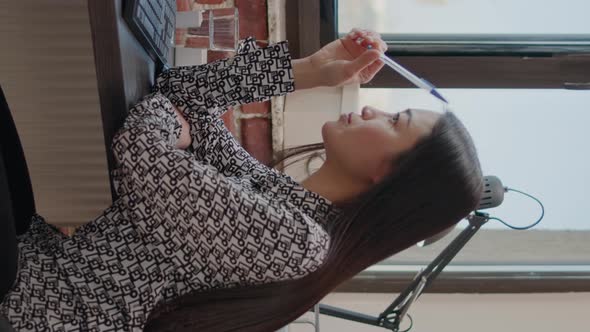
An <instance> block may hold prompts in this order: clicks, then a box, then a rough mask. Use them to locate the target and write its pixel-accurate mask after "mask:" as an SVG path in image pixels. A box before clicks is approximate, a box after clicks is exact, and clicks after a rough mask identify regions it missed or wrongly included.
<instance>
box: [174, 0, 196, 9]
mask: <svg viewBox="0 0 590 332" xmlns="http://www.w3.org/2000/svg"><path fill="white" fill-rule="evenodd" d="M192 4H193V0H176V10H177V11H179V12H186V11H190V10H191V9H192Z"/></svg>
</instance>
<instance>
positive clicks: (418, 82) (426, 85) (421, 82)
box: [368, 45, 449, 104]
mask: <svg viewBox="0 0 590 332" xmlns="http://www.w3.org/2000/svg"><path fill="white" fill-rule="evenodd" d="M368 48H369V49H371V48H372V46H371V45H369V46H368ZM379 58H380V59H381V60H382V61H383V62H384V63H385V64H386V65H388V66H389V67H391V69H393V70H395V71H396V72H398V73H399V74H400V75H402V76H403V77H405V78H406V79H407V80H408V81H410V82H412V83H414V85H415V86H417V87H419V88H421V89H424V90H426V91H428V92H429V93H430V94H432V95H433V96H435V97H436V98H438V99H440V100H441V101H442V102H444V103H445V104H448V103H449V102H448V101H447V100H446V99H445V98H444V97H443V96H442V95H441V94H440V93H438V91H437V90H436V87H435V86H434V85H432V84H430V82H428V81H427V80H425V79H423V78H420V77H418V76H416V75H414V74H412V73H411V72H410V71H409V70H407V69H406V68H404V67H402V66H401V65H400V64H399V63H397V62H395V61H393V60H392V59H390V58H389V57H387V55H385V53H380V54H379Z"/></svg>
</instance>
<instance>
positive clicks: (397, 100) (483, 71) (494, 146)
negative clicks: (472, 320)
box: [288, 0, 590, 292]
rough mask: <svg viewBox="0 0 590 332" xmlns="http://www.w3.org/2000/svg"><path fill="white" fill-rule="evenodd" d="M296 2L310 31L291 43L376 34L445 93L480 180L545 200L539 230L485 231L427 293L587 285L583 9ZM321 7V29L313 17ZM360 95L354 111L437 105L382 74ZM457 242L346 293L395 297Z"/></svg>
mask: <svg viewBox="0 0 590 332" xmlns="http://www.w3.org/2000/svg"><path fill="white" fill-rule="evenodd" d="M292 6H295V7H297V8H295V9H297V10H298V13H299V23H302V22H312V23H310V24H306V25H301V24H299V25H297V26H296V28H293V29H289V30H288V34H290V36H289V38H290V39H293V38H297V37H298V36H299V35H300V34H304V35H305V38H297V41H298V44H297V43H296V45H295V46H296V47H298V48H299V51H300V52H301V53H300V55H302V56H303V55H306V54H310V53H311V52H312V51H313V50H314V47H316V48H315V49H317V48H319V47H320V45H322V44H325V43H327V42H329V41H330V40H333V39H334V38H336V36H338V34H345V33H347V32H348V31H349V30H350V29H351V28H352V27H365V28H370V29H373V30H377V31H378V32H380V33H381V34H382V36H383V37H384V40H386V42H387V43H388V46H389V48H388V53H387V54H388V55H389V56H391V57H395V59H396V60H397V61H399V62H400V63H401V64H402V65H404V66H406V67H407V68H408V69H410V70H411V71H413V72H415V73H416V74H418V75H419V76H422V77H425V78H426V79H428V80H429V81H431V82H432V83H434V84H435V85H436V86H438V87H439V88H442V91H441V92H442V93H443V95H444V96H445V97H447V98H448V99H449V100H450V101H451V103H452V108H453V110H454V111H455V112H456V113H457V114H458V115H459V117H460V118H461V119H462V120H463V121H464V123H465V124H466V126H467V127H468V128H469V129H470V132H471V133H472V135H473V137H474V140H475V142H476V145H477V148H478V151H479V154H480V159H481V161H482V166H483V168H484V174H486V175H487V174H489V175H497V176H498V177H499V178H500V179H501V180H502V181H503V183H504V185H506V186H509V187H514V188H515V189H520V190H524V191H525V192H529V193H531V194H533V195H535V196H537V197H538V198H539V199H541V200H542V202H543V203H544V204H545V208H546V215H545V219H544V220H543V221H542V222H541V224H539V225H538V226H537V227H536V228H533V229H532V230H528V231H514V230H509V229H508V228H506V227H505V226H503V225H501V224H499V223H496V222H494V221H490V222H488V223H487V224H486V225H484V226H483V227H482V229H481V230H480V231H479V232H478V233H477V234H476V236H475V237H474V238H473V239H471V241H470V242H469V243H468V244H467V245H466V246H465V248H463V250H461V252H460V253H459V254H458V255H457V257H455V259H454V260H453V261H452V262H451V264H450V265H449V266H448V267H447V268H446V269H445V272H443V274H442V275H441V276H439V277H438V278H437V282H435V283H434V284H433V285H432V286H433V287H432V289H431V291H433V290H434V291H442V292H454V291H467V292H468V291H475V292H502V291H509V292H532V291H581V290H584V291H588V290H590V283H589V282H588V281H589V279H590V246H588V243H590V223H588V222H587V220H588V218H587V217H586V215H585V212H584V209H583V206H584V199H585V197H587V196H588V195H587V194H586V188H587V187H588V185H589V184H590V177H589V176H588V175H587V174H586V172H585V170H586V169H589V168H590V158H588V157H587V154H586V153H584V151H586V150H587V148H585V146H584V145H585V142H587V141H590V133H589V132H588V131H587V130H586V128H585V124H587V123H589V120H590V117H589V116H588V112H587V110H588V109H590V91H587V90H588V89H590V21H588V20H587V19H585V18H584V15H585V13H588V12H589V11H590V3H589V2H587V1H584V0H567V1H561V2H554V3H543V5H542V6H540V5H538V3H537V2H533V1H532V0H520V1H509V0H494V1H492V0H481V1H477V2H472V1H466V0H465V1H462V0H457V1H434V0H432V1H409V0H408V1H406V0H372V1H363V2H362V7H361V2H359V1H353V0H339V1H332V0H324V1H320V3H319V4H312V5H310V4H309V3H308V4H306V1H299V2H297V5H292ZM314 10H315V11H316V12H317V13H319V15H316V17H315V19H317V21H319V22H315V21H314V18H313V17H312V16H313V15H309V13H310V12H313V11H314ZM301 13H307V14H308V15H307V16H301ZM289 27H290V26H289V25H288V28H289ZM314 31H315V32H314ZM317 31H320V33H319V34H318V32H317ZM310 35H313V36H315V40H314V41H312V42H310V41H309V40H311V39H312V38H311V37H310ZM314 43H315V46H313V45H314ZM408 88H410V89H408ZM358 94H359V99H360V105H359V106H361V105H366V104H368V105H373V106H375V107H378V108H381V109H383V110H386V111H391V112H395V111H399V110H403V109H405V108H409V107H411V108H430V109H440V106H439V105H437V104H436V100H435V99H434V98H432V97H431V96H429V95H428V94H426V93H424V92H422V91H420V90H418V89H415V88H413V86H411V84H410V83H409V82H407V81H405V80H404V79H403V78H401V77H399V75H397V74H395V73H393V72H392V71H390V70H389V69H387V68H384V70H382V71H381V73H380V74H379V75H378V77H377V78H376V79H375V80H373V82H371V83H369V84H367V85H366V86H362V87H361V89H360V91H359V92H358ZM486 212H490V213H491V214H492V215H494V216H497V217H500V218H502V219H504V220H505V221H507V222H509V223H512V224H516V225H521V226H522V225H525V224H528V223H531V222H533V221H534V220H536V217H537V216H538V214H539V212H540V210H539V208H538V206H537V205H536V203H535V202H533V201H531V200H529V199H527V198H525V197H522V196H519V195H518V194H515V193H508V194H507V195H506V197H505V201H504V203H503V204H502V206H500V207H499V208H497V209H494V210H490V211H486ZM465 225H466V222H464V223H461V224H460V225H459V227H458V228H457V230H456V231H455V233H454V234H457V233H458V232H459V230H461V229H462V228H464V226H465ZM453 238H454V236H453V235H452V234H451V235H448V236H447V237H446V238H444V239H443V240H441V241H439V242H437V243H435V244H433V245H431V246H428V247H424V248H417V247H415V248H410V249H408V250H406V251H404V252H402V253H400V254H398V255H395V256H394V257H392V258H390V259H388V260H386V261H384V262H382V263H381V264H378V265H376V266H374V267H372V268H370V269H368V270H367V271H365V272H363V273H361V274H360V275H359V276H358V277H356V278H355V279H353V280H352V281H351V282H349V283H347V284H345V285H344V286H343V287H341V290H375V291H392V290H396V289H397V290H399V289H401V288H403V287H404V286H405V285H406V284H407V281H408V278H410V277H412V276H413V274H414V273H415V271H417V270H418V269H419V268H421V267H422V266H423V265H425V264H427V263H429V262H430V261H431V260H432V259H433V258H434V257H435V256H436V255H437V254H438V253H439V252H440V251H441V250H442V249H443V248H444V247H445V246H446V244H448V243H449V242H450V241H451V240H452V239H453ZM392 287H393V289H392Z"/></svg>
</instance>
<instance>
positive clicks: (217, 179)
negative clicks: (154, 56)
mask: <svg viewBox="0 0 590 332" xmlns="http://www.w3.org/2000/svg"><path fill="white" fill-rule="evenodd" d="M172 107H173V106H172V104H171V103H170V101H169V100H168V99H166V98H165V97H164V96H162V95H160V94H155V95H153V96H149V97H148V98H146V99H145V100H144V101H143V102H141V103H140V104H139V105H138V106H136V107H135V108H133V109H132V110H131V112H130V114H129V117H128V119H127V121H126V123H125V125H124V127H123V128H122V129H121V130H120V131H119V132H118V133H117V135H116V136H115V138H114V141H113V147H112V148H113V153H114V155H115V158H116V161H117V163H118V168H117V170H116V172H117V175H116V176H115V178H116V179H117V180H116V186H115V188H116V190H117V192H118V193H119V196H120V197H121V198H120V200H119V204H123V205H124V206H125V210H126V213H127V216H128V217H129V218H130V220H131V222H132V223H133V224H134V225H135V227H136V229H137V232H138V233H139V234H140V235H141V236H142V237H144V238H145V239H146V241H148V242H149V243H150V244H151V245H154V246H155V247H156V248H158V250H159V251H160V252H162V253H164V254H165V255H166V256H167V257H169V258H170V261H172V262H173V264H174V265H175V267H176V269H177V277H178V278H180V279H183V280H187V281H186V284H198V285H202V284H207V285H212V286H216V285H217V286H219V285H227V284H228V283H262V282H270V281H277V280H284V279H293V278H298V277H302V276H304V275H306V274H307V273H309V272H311V271H314V270H315V269H317V267H318V266H319V265H320V264H321V262H322V261H323V258H324V256H325V253H326V251H327V248H328V241H329V239H328V237H327V234H326V233H325V231H324V230H323V229H322V228H321V226H319V225H318V224H317V223H315V222H313V220H312V219H311V218H310V217H309V216H307V215H306V214H304V213H303V212H302V211H300V210H298V209H296V208H288V207H286V206H285V205H284V204H283V203H280V202H275V201H273V200H269V199H267V198H265V197H264V196H262V195H257V194H255V193H253V192H251V191H249V190H246V189H245V188H241V187H240V184H239V182H235V181H232V180H231V178H227V177H225V176H223V175H222V174H220V173H219V171H218V170H217V169H215V168H214V167H212V166H210V165H206V164H204V163H202V162H199V161H197V160H195V158H194V157H193V156H192V154H191V153H190V152H187V151H184V150H179V149H174V147H173V145H174V142H175V139H176V138H175V137H178V136H177V131H178V128H179V123H178V121H177V120H176V116H175V113H174V111H173V108H172ZM187 287H188V286H187ZM191 287H192V286H191Z"/></svg>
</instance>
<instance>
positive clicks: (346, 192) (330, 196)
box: [301, 161, 371, 203]
mask: <svg viewBox="0 0 590 332" xmlns="http://www.w3.org/2000/svg"><path fill="white" fill-rule="evenodd" d="M301 185H302V186H303V187H304V188H305V189H307V190H309V191H312V192H315V193H316V194H318V195H320V196H322V197H324V198H326V199H327V200H329V201H331V202H332V203H346V202H348V201H350V200H352V199H353V198H355V197H357V196H358V195H360V194H361V193H363V192H364V191H366V190H368V189H369V188H370V185H371V184H370V183H369V182H368V181H362V180H361V179H357V178H354V177H353V176H351V175H349V174H347V173H345V172H343V171H342V170H341V169H340V168H337V167H334V166H332V164H331V163H329V161H326V162H325V163H324V164H323V165H322V167H320V169H319V170H317V171H316V172H315V173H313V174H312V175H311V176H309V177H308V178H307V179H305V180H304V181H303V182H301Z"/></svg>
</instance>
